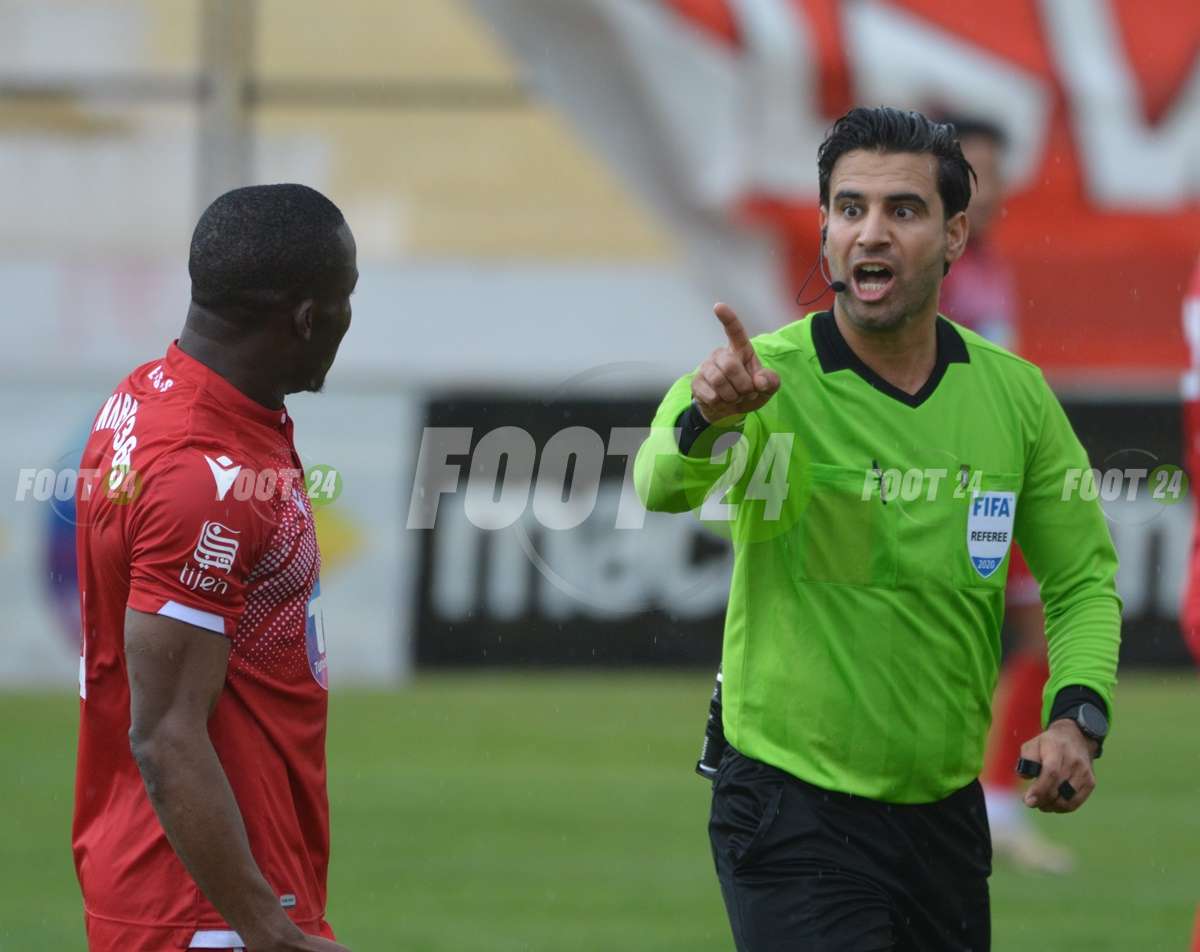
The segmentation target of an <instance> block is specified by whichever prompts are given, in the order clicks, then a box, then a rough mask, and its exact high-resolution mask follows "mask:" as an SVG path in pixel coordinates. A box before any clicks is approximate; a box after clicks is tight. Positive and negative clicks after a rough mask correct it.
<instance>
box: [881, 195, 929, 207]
mask: <svg viewBox="0 0 1200 952" xmlns="http://www.w3.org/2000/svg"><path fill="white" fill-rule="evenodd" d="M887 203H888V204H889V205H918V206H920V208H921V209H922V211H929V203H928V202H926V201H925V199H923V198H922V197H921V196H920V195H918V194H917V193H916V192H896V193H894V194H892V195H889V196H888V197H887Z"/></svg>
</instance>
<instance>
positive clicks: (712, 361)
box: [692, 304, 779, 423]
mask: <svg viewBox="0 0 1200 952" xmlns="http://www.w3.org/2000/svg"><path fill="white" fill-rule="evenodd" d="M713 313H714V314H716V315H717V319H718V320H720V322H721V326H722V327H724V328H725V338H726V341H727V343H726V345H725V346H724V347H718V348H717V349H716V350H714V351H713V352H712V354H710V355H709V357H708V359H707V360H706V361H704V363H702V364H701V365H700V367H699V369H697V371H696V374H695V376H694V377H692V399H694V400H695V401H696V406H698V407H699V408H700V413H701V415H702V416H703V417H704V419H706V420H707V421H708V422H709V423H716V422H717V421H719V420H723V419H725V417H730V416H735V415H736V414H739V413H749V412H751V411H752V410H757V409H758V408H759V407H762V406H764V405H765V404H766V402H767V401H768V400H770V399H771V397H773V396H775V392H776V391H777V390H778V389H779V374H777V373H775V371H773V370H767V369H765V368H764V367H763V365H762V364H761V363H760V362H759V359H758V355H757V354H756V353H755V352H754V345H753V344H751V343H750V338H749V337H747V336H746V329H745V328H744V327H742V322H741V321H740V320H739V319H738V316H737V314H736V313H735V312H734V310H733V308H731V307H730V306H729V305H728V304H714V305H713Z"/></svg>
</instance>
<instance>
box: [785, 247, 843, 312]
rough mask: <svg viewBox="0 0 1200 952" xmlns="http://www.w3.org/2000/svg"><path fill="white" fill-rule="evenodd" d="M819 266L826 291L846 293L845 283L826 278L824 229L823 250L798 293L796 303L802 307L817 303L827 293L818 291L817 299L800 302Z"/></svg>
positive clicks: (818, 254) (812, 298) (819, 252)
mask: <svg viewBox="0 0 1200 952" xmlns="http://www.w3.org/2000/svg"><path fill="white" fill-rule="evenodd" d="M817 265H820V266H821V277H823V278H825V286H826V289H827V290H830V291H832V292H833V293H834V294H843V293H845V291H846V287H847V285H846V282H845V281H833V280H831V278H832V277H833V276H832V275H830V276H829V277H826V275H825V229H824V228H822V229H821V250H820V251H818V252H817V260H816V261H814V262H813V266H812V267H811V268H809V269H808V274H807V276H805V278H804V283H803V284H802V285H800V290H799V291H797V292H796V303H797V304H799V305H800V306H801V307H807V306H808V305H809V304H812V303H813V302H814V301H816V300H817V299H818V298H820V297H821V295H822V294H824V293H825V292H824V291H818V292H817V295H816V297H811V298H809V299H808V300H807V301H801V300H800V295H801V294H803V293H804V289H805V288H806V287H808V282H809V281H811V280H812V276H813V272H814V271H816V270H817Z"/></svg>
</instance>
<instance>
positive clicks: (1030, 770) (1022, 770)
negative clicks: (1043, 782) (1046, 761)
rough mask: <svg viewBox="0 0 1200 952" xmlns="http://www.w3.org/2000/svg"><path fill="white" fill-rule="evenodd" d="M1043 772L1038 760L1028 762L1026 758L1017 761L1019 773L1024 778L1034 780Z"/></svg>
mask: <svg viewBox="0 0 1200 952" xmlns="http://www.w3.org/2000/svg"><path fill="white" fill-rule="evenodd" d="M1041 772H1042V765H1041V764H1040V763H1038V762H1037V761H1036V760H1026V759H1025V758H1024V757H1021V758H1020V759H1018V760H1017V773H1019V774H1020V775H1021V776H1022V777H1025V778H1027V779H1029V780H1032V779H1033V778H1034V777H1037V776H1039V775H1040V774H1041Z"/></svg>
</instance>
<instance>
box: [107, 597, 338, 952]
mask: <svg viewBox="0 0 1200 952" xmlns="http://www.w3.org/2000/svg"><path fill="white" fill-rule="evenodd" d="M125 659H126V664H127V669H128V672H129V694H130V697H129V706H130V721H131V726H130V730H129V744H130V748H131V750H132V751H133V756H134V760H135V761H136V762H137V765H138V769H139V770H140V771H141V774H142V780H143V781H144V782H145V784H146V793H147V794H148V795H149V797H150V802H151V803H152V804H153V805H154V810H155V812H156V813H157V814H158V819H159V822H160V823H161V824H162V827H163V830H164V831H165V832H166V834H167V839H168V840H169V841H170V843H171V847H172V848H173V849H174V850H175V852H176V853H177V854H178V856H179V858H180V859H181V860H182V861H183V864H184V866H186V867H187V870H188V872H189V873H190V874H191V876H192V878H193V879H195V880H196V883H197V885H199V887H200V888H201V890H203V892H204V895H205V896H207V897H208V899H209V901H210V902H212V904H213V905H214V906H216V908H217V910H218V911H219V912H220V913H221V915H222V916H224V917H225V919H226V921H227V922H228V923H229V924H230V926H232V927H233V929H234V930H236V931H237V933H238V934H239V935H241V937H242V938H243V940H245V942H246V944H247V947H248V948H249V949H251V950H253V952H259V950H265V952H292V950H295V952H318V950H324V952H330V950H336V949H342V946H339V945H336V944H335V943H332V942H328V941H326V940H324V939H318V938H314V937H306V936H305V935H304V934H303V933H302V932H301V931H300V929H299V927H297V926H296V924H295V923H293V922H292V921H291V919H289V918H288V916H287V914H286V913H285V912H284V911H283V908H282V907H281V906H280V905H279V897H278V896H276V895H275V893H274V890H272V889H271V887H270V885H269V884H268V883H267V881H266V879H264V878H263V875H262V873H261V872H260V871H259V869H258V865H257V864H256V863H255V862H254V857H253V856H252V855H251V854H250V844H249V841H248V840H247V838H246V827H245V825H244V824H243V822H242V816H241V813H240V812H239V811H238V806H237V801H236V800H235V799H234V796H233V790H232V789H231V788H230V786H229V781H228V779H227V778H226V776H225V771H224V770H223V769H222V767H221V762H220V761H219V760H218V759H217V753H216V751H215V750H214V749H213V745H212V742H211V740H210V739H209V736H208V719H209V717H210V716H211V715H212V712H213V709H214V708H215V707H216V703H217V699H218V697H219V696H220V694H221V686H222V685H223V684H224V681H225V668H226V664H227V663H228V659H229V640H228V638H226V637H225V636H224V635H220V634H216V633H215V632H210V631H205V630H204V629H202V628H196V627H193V626H192V625H188V624H186V623H184V622H181V621H176V620H174V619H172V618H167V617H165V616H163V615H149V614H146V613H144V612H139V611H134V610H132V609H130V610H128V611H127V612H126V615H125Z"/></svg>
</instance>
